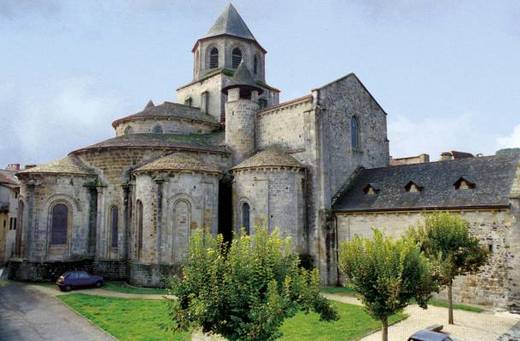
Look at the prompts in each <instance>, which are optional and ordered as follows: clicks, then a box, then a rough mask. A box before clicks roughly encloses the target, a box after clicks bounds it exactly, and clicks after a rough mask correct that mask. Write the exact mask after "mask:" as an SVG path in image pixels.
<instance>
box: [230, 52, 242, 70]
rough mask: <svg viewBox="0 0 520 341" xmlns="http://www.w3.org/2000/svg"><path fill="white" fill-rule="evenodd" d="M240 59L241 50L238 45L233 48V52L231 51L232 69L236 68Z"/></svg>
mask: <svg viewBox="0 0 520 341" xmlns="http://www.w3.org/2000/svg"><path fill="white" fill-rule="evenodd" d="M241 61H242V51H240V49H239V48H238V47H236V48H234V49H233V52H231V66H232V67H233V69H236V68H237V67H238V65H240V62H241Z"/></svg>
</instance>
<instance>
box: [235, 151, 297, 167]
mask: <svg viewBox="0 0 520 341" xmlns="http://www.w3.org/2000/svg"><path fill="white" fill-rule="evenodd" d="M262 167H298V168H303V165H302V164H301V163H300V162H298V160H296V159H295V158H294V157H292V156H291V155H289V154H287V153H286V152H284V151H282V150H281V149H278V148H268V149H266V150H264V151H261V152H259V153H257V154H255V155H253V156H251V157H250V158H249V159H246V160H244V161H242V162H241V163H239V164H238V165H236V166H235V167H233V168H232V169H233V170H237V169H246V168H262Z"/></svg>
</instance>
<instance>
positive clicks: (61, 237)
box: [51, 204, 69, 245]
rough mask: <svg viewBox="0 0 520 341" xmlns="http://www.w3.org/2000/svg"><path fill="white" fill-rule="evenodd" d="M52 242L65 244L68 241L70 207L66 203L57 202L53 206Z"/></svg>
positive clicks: (53, 243)
mask: <svg viewBox="0 0 520 341" xmlns="http://www.w3.org/2000/svg"><path fill="white" fill-rule="evenodd" d="M51 218H52V224H51V244H52V245H63V244H66V243H67V227H68V223H69V208H68V207H67V206H66V205H64V204H57V205H56V206H54V207H53V208H52V217H51Z"/></svg>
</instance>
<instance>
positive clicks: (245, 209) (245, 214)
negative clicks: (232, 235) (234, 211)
mask: <svg viewBox="0 0 520 341" xmlns="http://www.w3.org/2000/svg"><path fill="white" fill-rule="evenodd" d="M249 211H250V207H249V204H248V203H247V202H245V203H243V204H242V227H243V228H244V229H245V230H246V233H247V234H250V233H251V224H250V218H249V216H250V212H249Z"/></svg>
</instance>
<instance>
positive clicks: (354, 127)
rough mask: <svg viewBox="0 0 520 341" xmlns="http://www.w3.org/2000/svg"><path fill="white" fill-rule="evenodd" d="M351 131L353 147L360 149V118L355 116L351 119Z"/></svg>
mask: <svg viewBox="0 0 520 341" xmlns="http://www.w3.org/2000/svg"><path fill="white" fill-rule="evenodd" d="M350 133H351V139H352V149H353V150H358V149H359V122H358V119H357V118H356V117H355V116H354V117H352V120H351V121H350Z"/></svg>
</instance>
